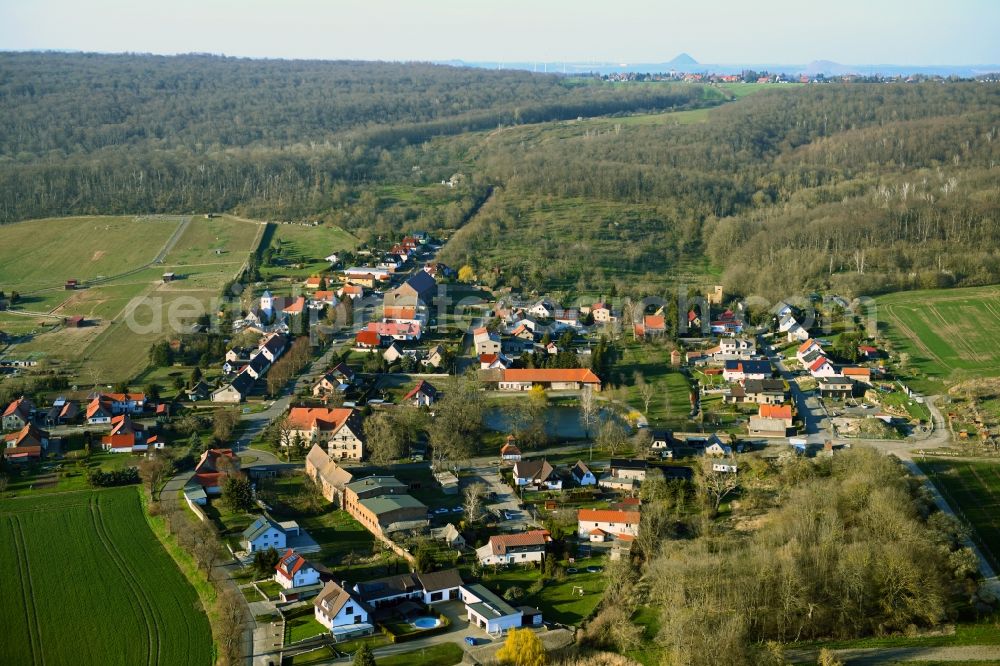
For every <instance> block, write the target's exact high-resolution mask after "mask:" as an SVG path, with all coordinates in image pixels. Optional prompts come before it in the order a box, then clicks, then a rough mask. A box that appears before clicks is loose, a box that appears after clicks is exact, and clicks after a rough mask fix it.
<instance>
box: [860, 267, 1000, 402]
mask: <svg viewBox="0 0 1000 666" xmlns="http://www.w3.org/2000/svg"><path fill="white" fill-rule="evenodd" d="M876 303H877V305H878V317H879V329H880V331H881V333H882V335H884V336H885V338H886V339H887V340H889V342H891V343H892V347H893V350H894V351H895V352H897V353H901V354H906V355H907V356H908V357H909V369H910V370H911V371H915V374H916V378H915V380H914V381H912V382H911V384H912V385H913V386H914V387H915V388H917V389H918V390H922V391H927V392H936V391H939V390H940V389H941V388H942V387H943V386H944V385H946V384H953V383H956V382H959V381H962V380H965V379H972V378H975V377H982V376H991V375H994V374H996V368H997V367H1000V332H998V331H1000V287H996V286H993V287H974V288H969V289H945V290H929V291H909V292H901V293H898V294H891V295H888V296H883V297H880V298H878V299H877V301H876Z"/></svg>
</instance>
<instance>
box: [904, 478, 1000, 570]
mask: <svg viewBox="0 0 1000 666" xmlns="http://www.w3.org/2000/svg"><path fill="white" fill-rule="evenodd" d="M919 464H920V468H921V469H922V470H923V471H924V473H925V474H927V476H928V477H930V479H931V480H932V481H934V485H935V486H937V488H938V490H940V491H941V494H942V495H944V497H945V499H946V500H947V501H948V504H949V505H950V506H951V508H952V509H954V510H955V511H956V512H959V515H960V516H961V517H962V518H964V519H965V521H966V522H967V523H969V525H970V526H971V527H972V529H973V530H974V534H973V538H974V539H975V541H976V544H977V545H978V546H979V547H980V549H981V550H982V551H983V554H984V555H985V556H986V557H987V558H989V559H990V561H991V562H992V564H993V568H994V569H1000V463H995V462H973V461H966V460H921V461H920V463H919Z"/></svg>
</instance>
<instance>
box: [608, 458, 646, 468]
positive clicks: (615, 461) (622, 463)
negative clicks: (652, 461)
mask: <svg viewBox="0 0 1000 666" xmlns="http://www.w3.org/2000/svg"><path fill="white" fill-rule="evenodd" d="M611 467H612V468H614V469H646V468H647V467H648V464H647V463H646V461H645V460H630V459H628V458H612V459H611Z"/></svg>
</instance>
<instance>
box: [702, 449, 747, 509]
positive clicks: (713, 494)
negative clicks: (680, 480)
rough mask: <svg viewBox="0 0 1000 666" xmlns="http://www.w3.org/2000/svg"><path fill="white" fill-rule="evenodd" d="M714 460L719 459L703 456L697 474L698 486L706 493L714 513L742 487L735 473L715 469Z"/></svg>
mask: <svg viewBox="0 0 1000 666" xmlns="http://www.w3.org/2000/svg"><path fill="white" fill-rule="evenodd" d="M714 462H717V461H716V460H713V459H711V458H703V459H702V461H701V465H700V466H699V467H698V468H697V470H698V473H697V475H696V479H697V481H698V487H699V488H701V490H702V492H704V493H705V497H706V498H707V499H708V501H709V506H710V507H711V509H712V513H713V515H714V514H716V513H718V511H719V507H720V506H721V505H722V502H723V501H724V500H725V499H726V498H727V497H729V496H730V495H732V494H733V493H734V492H736V489H737V488H739V487H740V482H739V479H738V478H737V476H736V475H735V474H733V473H731V472H716V471H715V470H713V469H712V464H713V463H714Z"/></svg>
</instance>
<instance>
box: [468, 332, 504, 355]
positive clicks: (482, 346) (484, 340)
mask: <svg viewBox="0 0 1000 666" xmlns="http://www.w3.org/2000/svg"><path fill="white" fill-rule="evenodd" d="M472 341H473V343H474V344H475V345H476V354H478V355H479V356H482V355H483V354H499V353H500V336H499V335H497V334H496V333H493V332H492V331H490V330H489V329H487V328H486V327H485V326H483V327H480V328H477V329H475V330H474V331H472Z"/></svg>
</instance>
